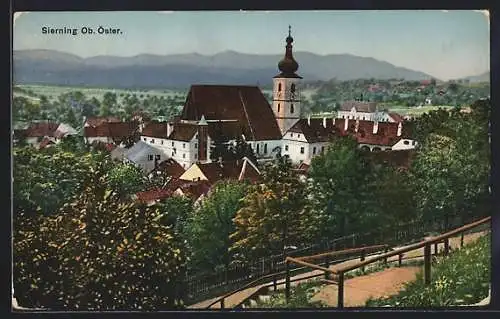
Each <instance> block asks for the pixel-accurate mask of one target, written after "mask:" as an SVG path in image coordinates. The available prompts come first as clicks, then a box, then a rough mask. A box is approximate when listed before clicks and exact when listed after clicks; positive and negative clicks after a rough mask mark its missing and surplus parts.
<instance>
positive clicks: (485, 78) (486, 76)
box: [462, 71, 490, 82]
mask: <svg viewBox="0 0 500 319" xmlns="http://www.w3.org/2000/svg"><path fill="white" fill-rule="evenodd" d="M462 80H469V81H470V82H490V71H488V72H484V73H482V74H479V75H473V76H468V77H465V78H463V79H462Z"/></svg>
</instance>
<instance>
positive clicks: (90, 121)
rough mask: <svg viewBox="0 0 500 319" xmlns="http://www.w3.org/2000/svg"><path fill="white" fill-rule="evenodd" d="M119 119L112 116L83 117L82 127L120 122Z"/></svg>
mask: <svg viewBox="0 0 500 319" xmlns="http://www.w3.org/2000/svg"><path fill="white" fill-rule="evenodd" d="M120 122H121V120H120V119H119V118H117V117H114V116H101V117H88V118H85V122H84V123H83V127H97V126H99V125H101V124H103V123H120Z"/></svg>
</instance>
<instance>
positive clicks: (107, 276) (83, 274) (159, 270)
mask: <svg viewBox="0 0 500 319" xmlns="http://www.w3.org/2000/svg"><path fill="white" fill-rule="evenodd" d="M96 164H97V165H96V166H95V167H92V169H91V170H92V173H93V174H92V175H89V176H88V178H86V179H85V184H86V185H88V186H87V187H85V189H84V191H83V192H82V193H81V194H80V195H79V197H78V198H77V199H76V200H75V201H73V202H72V203H71V204H66V205H65V206H64V207H63V208H62V210H61V212H60V213H59V214H57V215H54V216H51V217H37V218H35V219H33V218H23V216H17V217H16V220H15V228H14V290H15V294H16V295H15V297H16V298H17V300H18V302H19V303H20V305H22V306H24V307H47V308H49V309H51V310H56V311H57V310H66V311H68V310H87V311H107V310H108V311H109V310H122V311H123V310H138V311H140V310H143V311H144V310H146V311H148V310H149V311H152V310H167V309H176V308H180V307H182V303H181V302H180V301H179V300H178V298H177V295H178V294H177V291H179V289H180V288H181V287H180V284H179V283H178V278H179V277H182V274H183V272H184V268H185V261H186V259H185V254H184V251H185V249H184V246H183V244H182V242H181V241H180V240H179V238H177V237H176V236H175V235H174V234H173V232H172V230H171V227H170V226H169V225H163V224H162V223H161V222H159V220H160V219H162V218H164V217H165V216H164V214H166V212H163V213H162V212H160V211H159V209H158V208H155V207H147V206H144V205H138V204H134V203H126V202H122V201H120V200H118V198H117V196H118V195H117V194H115V193H113V192H112V191H111V190H109V189H107V188H106V183H105V180H106V177H105V175H106V173H105V170H104V169H103V166H105V165H106V164H105V163H96Z"/></svg>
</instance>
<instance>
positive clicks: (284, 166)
mask: <svg viewBox="0 0 500 319" xmlns="http://www.w3.org/2000/svg"><path fill="white" fill-rule="evenodd" d="M262 181H263V183H262V184H258V185H254V186H252V187H251V188H250V189H249V191H248V193H247V195H246V196H245V198H244V199H243V204H242V207H241V208H240V210H239V211H238V212H237V213H236V216H235V218H234V219H233V221H234V223H235V226H236V230H235V232H234V233H232V234H231V236H230V239H231V240H232V241H233V245H232V247H231V251H233V252H235V253H236V254H237V257H236V258H237V259H238V260H239V261H244V260H252V259H254V258H257V257H261V256H262V255H269V254H270V253H279V252H283V251H284V250H285V249H286V247H288V246H297V245H299V243H302V242H303V240H304V236H303V223H307V222H308V221H309V215H308V213H309V211H308V210H304V205H305V201H306V193H305V185H304V183H302V182H301V181H300V180H299V179H298V176H296V175H295V174H294V172H293V171H292V165H291V162H290V160H289V159H288V158H287V157H281V156H279V155H278V156H277V158H276V159H275V160H274V161H273V162H271V163H268V164H267V165H266V166H265V167H264V168H263V169H262Z"/></svg>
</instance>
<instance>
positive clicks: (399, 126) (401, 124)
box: [398, 122, 403, 136]
mask: <svg viewBox="0 0 500 319" xmlns="http://www.w3.org/2000/svg"><path fill="white" fill-rule="evenodd" d="M402 132H403V123H401V122H399V124H398V136H401V133H402Z"/></svg>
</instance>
